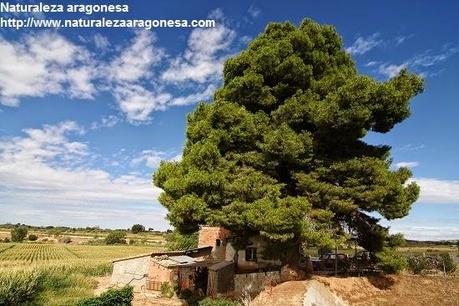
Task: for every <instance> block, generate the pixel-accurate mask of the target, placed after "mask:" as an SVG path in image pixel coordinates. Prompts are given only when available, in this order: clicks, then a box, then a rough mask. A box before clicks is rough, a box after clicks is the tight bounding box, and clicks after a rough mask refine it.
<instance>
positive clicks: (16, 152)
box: [0, 121, 160, 205]
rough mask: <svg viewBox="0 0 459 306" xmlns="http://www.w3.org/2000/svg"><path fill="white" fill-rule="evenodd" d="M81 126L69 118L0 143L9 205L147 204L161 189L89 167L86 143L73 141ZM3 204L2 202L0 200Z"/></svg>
mask: <svg viewBox="0 0 459 306" xmlns="http://www.w3.org/2000/svg"><path fill="white" fill-rule="evenodd" d="M83 132H84V130H83V129H82V128H81V127H79V126H78V125H77V124H76V123H74V122H72V121H67V122H63V123H60V124H58V125H53V126H52V125H46V126H44V127H43V128H41V129H25V130H24V133H25V135H24V136H22V137H15V138H11V139H5V140H2V141H1V142H0V194H1V196H0V198H3V199H5V198H8V199H9V200H10V201H11V203H7V204H8V205H15V204H20V203H22V202H23V201H29V202H30V203H55V204H56V205H61V204H62V205H63V204H82V205H83V204H85V203H86V204H88V205H98V204H100V203H119V204H126V205H130V204H147V203H151V204H152V205H153V203H155V202H156V199H157V197H158V195H159V193H160V189H158V188H155V187H153V186H152V185H151V182H150V180H149V179H145V178H144V177H140V176H135V175H131V174H128V175H121V176H112V175H110V174H109V173H108V172H106V171H104V170H101V169H97V168H95V169H94V168H91V167H89V166H88V165H87V163H86V157H89V156H90V155H91V150H90V148H89V147H88V145H87V144H85V143H82V142H79V141H72V140H71V139H70V137H71V136H73V137H77V136H78V135H79V134H80V133H83ZM4 204H6V203H4Z"/></svg>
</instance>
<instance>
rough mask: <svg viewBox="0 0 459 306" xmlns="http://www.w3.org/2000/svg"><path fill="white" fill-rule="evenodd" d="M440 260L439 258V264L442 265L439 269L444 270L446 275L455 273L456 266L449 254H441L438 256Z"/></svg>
mask: <svg viewBox="0 0 459 306" xmlns="http://www.w3.org/2000/svg"><path fill="white" fill-rule="evenodd" d="M440 258H441V261H440V262H441V264H442V267H440V268H441V269H442V270H443V269H444V271H445V272H446V273H452V272H454V271H456V264H455V263H454V261H453V258H452V257H451V254H449V253H442V254H440Z"/></svg>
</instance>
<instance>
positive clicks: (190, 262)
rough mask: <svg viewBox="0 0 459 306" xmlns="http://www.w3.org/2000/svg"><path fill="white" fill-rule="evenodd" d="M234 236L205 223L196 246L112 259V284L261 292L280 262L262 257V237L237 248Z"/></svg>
mask: <svg viewBox="0 0 459 306" xmlns="http://www.w3.org/2000/svg"><path fill="white" fill-rule="evenodd" d="M233 239H234V237H233V236H232V233H231V232H230V231H229V230H227V229H225V228H223V227H209V226H203V227H202V228H201V229H200V232H199V242H198V248H196V249H191V250H183V251H173V252H156V253H149V254H145V255H140V256H135V257H129V258H123V259H119V260H115V261H114V262H113V273H112V284H114V285H117V284H119V285H125V284H129V285H132V286H134V287H135V288H137V289H141V290H153V291H160V290H161V284H163V283H167V284H169V285H170V287H171V288H178V289H180V290H181V291H183V290H190V291H192V292H194V293H196V294H199V295H208V296H219V295H238V294H241V293H242V292H243V291H246V290H247V288H250V290H253V291H254V292H257V291H261V290H262V289H263V287H264V286H265V285H266V283H267V282H268V281H271V280H276V281H278V280H279V279H280V274H279V269H278V268H279V267H280V262H279V261H275V260H268V259H264V258H263V256H262V254H263V250H264V248H265V246H266V242H265V241H263V240H262V239H261V238H260V237H257V236H254V237H251V238H250V239H249V243H248V245H247V247H246V248H244V249H242V250H236V249H235V248H234V247H233V244H232V242H233ZM276 269H277V271H276ZM260 271H263V272H261V273H260ZM266 271H274V272H266Z"/></svg>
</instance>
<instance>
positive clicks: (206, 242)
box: [198, 226, 231, 248]
mask: <svg viewBox="0 0 459 306" xmlns="http://www.w3.org/2000/svg"><path fill="white" fill-rule="evenodd" d="M230 236H231V232H230V231H229V230H227V229H225V228H223V227H211V226H203V227H202V228H201V230H200V231H199V242H198V248H201V247H206V246H211V247H214V248H215V243H216V240H217V239H220V240H222V241H223V240H224V239H225V238H228V237H230Z"/></svg>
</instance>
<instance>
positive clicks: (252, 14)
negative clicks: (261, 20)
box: [247, 5, 261, 19]
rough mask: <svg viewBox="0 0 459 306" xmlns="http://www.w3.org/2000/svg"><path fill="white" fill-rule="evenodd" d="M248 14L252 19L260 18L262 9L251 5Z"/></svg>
mask: <svg viewBox="0 0 459 306" xmlns="http://www.w3.org/2000/svg"><path fill="white" fill-rule="evenodd" d="M247 12H248V13H249V15H250V17H252V18H253V19H255V18H258V17H259V16H260V14H261V11H260V9H259V8H257V7H255V6H253V5H251V6H250V7H249V9H248V10H247Z"/></svg>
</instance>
